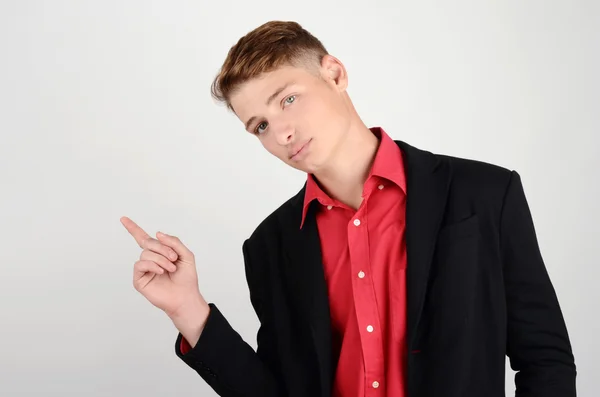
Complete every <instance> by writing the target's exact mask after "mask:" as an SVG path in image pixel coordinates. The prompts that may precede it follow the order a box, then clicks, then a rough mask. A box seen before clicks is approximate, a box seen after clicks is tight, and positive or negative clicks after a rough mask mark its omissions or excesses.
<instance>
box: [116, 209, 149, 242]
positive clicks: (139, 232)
mask: <svg viewBox="0 0 600 397" xmlns="http://www.w3.org/2000/svg"><path fill="white" fill-rule="evenodd" d="M121 223H122V224H123V226H125V229H127V231H128V232H129V234H131V235H132V236H133V238H134V239H135V241H137V243H138V245H139V246H140V248H144V247H143V243H144V241H146V240H147V239H148V238H150V236H149V235H148V233H146V232H145V231H144V229H142V228H141V227H139V226H138V225H137V224H136V223H135V222H134V221H132V220H131V219H129V218H128V217H126V216H123V217H121Z"/></svg>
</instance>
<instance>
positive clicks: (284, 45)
mask: <svg viewBox="0 0 600 397" xmlns="http://www.w3.org/2000/svg"><path fill="white" fill-rule="evenodd" d="M327 54H328V53H327V50H326V49H325V47H324V46H323V44H322V43H321V42H320V41H319V40H318V39H317V38H316V37H314V36H313V35H312V34H310V33H309V32H308V31H306V30H305V29H304V28H303V27H302V26H300V24H298V23H297V22H293V21H270V22H266V23H264V24H263V25H261V26H259V27H257V28H255V29H254V30H252V31H251V32H249V33H247V34H246V35H245V36H243V37H241V38H240V39H239V40H238V42H237V43H236V44H235V45H234V46H233V47H231V49H230V50H229V53H228V54H227V57H226V58H225V62H223V66H222V67H221V70H220V71H219V73H218V74H217V76H216V77H215V79H214V81H213V83H212V86H211V94H212V97H213V98H214V99H216V100H217V101H219V102H224V103H226V104H227V107H228V108H229V109H230V110H233V109H232V107H231V102H230V98H231V95H232V94H233V92H234V91H235V89H236V88H238V87H239V86H240V85H241V84H243V83H244V82H246V81H248V80H250V79H252V78H255V77H258V76H259V75H261V74H263V73H268V72H271V71H273V70H276V69H277V68H279V67H281V66H284V65H289V66H302V65H304V66H310V65H311V63H316V64H320V63H321V60H322V59H323V56H325V55H327Z"/></svg>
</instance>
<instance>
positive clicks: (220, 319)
mask: <svg viewBox="0 0 600 397" xmlns="http://www.w3.org/2000/svg"><path fill="white" fill-rule="evenodd" d="M243 253H244V263H245V270H246V279H247V281H248V285H249V289H250V300H251V303H252V306H253V308H254V310H255V312H256V314H257V316H258V318H259V321H260V327H259V330H258V334H257V350H256V351H254V349H253V348H252V347H251V346H250V345H249V344H248V343H246V342H245V341H244V340H243V339H242V338H241V336H240V335H239V334H238V333H237V332H236V331H235V330H234V329H233V328H232V326H231V325H230V324H229V322H228V321H227V319H226V318H225V317H224V316H223V314H222V313H221V312H220V311H219V309H218V308H217V306H216V305H215V304H213V303H211V304H210V308H211V310H210V314H209V317H208V319H207V321H206V324H205V327H204V329H203V331H202V334H201V335H200V339H199V340H198V342H197V344H196V345H195V346H194V347H193V348H191V349H190V350H189V351H187V352H185V353H184V352H182V351H181V345H182V341H183V336H182V335H181V333H179V335H178V337H177V341H176V343H175V353H176V354H177V356H178V357H179V358H180V359H182V360H183V361H184V362H185V363H186V364H187V365H188V366H190V367H191V368H192V369H194V370H195V371H196V372H197V373H198V374H199V375H200V376H201V377H202V378H203V379H204V380H205V381H206V382H207V383H208V384H209V386H210V387H212V389H213V390H214V391H215V392H216V393H217V394H218V395H219V396H222V397H234V396H235V397H240V396H248V397H250V396H252V397H254V396H256V397H258V396H260V397H279V396H284V395H285V394H284V393H283V391H282V388H281V383H280V382H281V374H280V372H279V370H278V368H279V362H278V358H277V354H276V350H275V345H274V344H275V338H274V337H273V336H274V335H273V332H274V330H273V326H272V321H271V318H270V316H269V314H268V313H267V311H265V310H264V303H265V294H264V293H263V291H266V289H265V288H264V286H263V285H261V282H263V281H262V280H261V278H260V277H259V276H258V275H257V274H255V269H254V268H253V266H252V265H253V263H252V258H251V255H250V254H249V248H248V240H246V241H245V242H244V244H243Z"/></svg>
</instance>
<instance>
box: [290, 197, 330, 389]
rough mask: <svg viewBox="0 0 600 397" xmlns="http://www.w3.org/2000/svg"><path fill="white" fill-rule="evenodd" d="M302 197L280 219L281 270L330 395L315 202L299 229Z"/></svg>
mask: <svg viewBox="0 0 600 397" xmlns="http://www.w3.org/2000/svg"><path fill="white" fill-rule="evenodd" d="M303 199H304V189H302V190H301V191H300V193H298V195H297V196H296V198H295V200H296V201H295V202H294V203H293V204H292V208H293V209H294V210H293V211H292V212H291V214H288V215H289V216H290V219H284V220H282V224H283V225H284V228H285V232H284V233H283V237H284V240H283V244H284V247H283V251H284V254H285V255H286V256H287V262H286V263H285V264H283V269H282V271H283V272H284V274H285V279H286V283H287V286H288V288H289V289H290V297H291V299H293V301H294V303H295V307H297V308H299V309H300V310H301V316H302V317H303V318H302V319H301V322H303V323H305V324H306V325H307V329H309V332H310V334H311V336H312V342H313V344H314V347H315V351H316V355H317V360H318V367H319V375H320V377H321V394H322V395H323V396H329V395H330V394H331V387H332V380H333V361H332V357H331V351H332V346H331V343H332V342H331V333H332V329H331V316H330V311H329V295H328V291H327V283H326V281H325V274H324V270H323V262H322V259H321V258H322V256H321V243H320V239H319V232H318V229H317V221H316V217H315V210H316V202H315V201H313V203H312V204H311V205H310V207H309V209H308V212H307V214H306V219H305V221H304V225H303V226H302V229H300V221H301V214H302V203H303Z"/></svg>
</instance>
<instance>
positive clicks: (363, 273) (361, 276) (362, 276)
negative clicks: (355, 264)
mask: <svg viewBox="0 0 600 397" xmlns="http://www.w3.org/2000/svg"><path fill="white" fill-rule="evenodd" d="M358 278H365V272H363V271H362V270H361V271H360V272H358Z"/></svg>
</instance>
